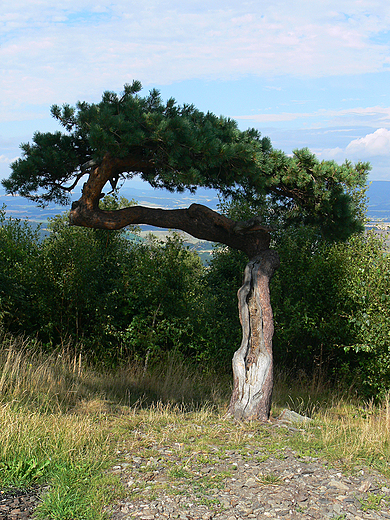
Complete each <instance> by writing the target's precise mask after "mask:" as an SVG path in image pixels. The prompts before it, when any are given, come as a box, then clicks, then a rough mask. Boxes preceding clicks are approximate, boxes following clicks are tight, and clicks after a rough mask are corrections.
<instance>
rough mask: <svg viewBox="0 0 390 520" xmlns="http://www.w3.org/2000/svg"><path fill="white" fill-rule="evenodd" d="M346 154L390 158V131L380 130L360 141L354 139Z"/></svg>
mask: <svg viewBox="0 0 390 520" xmlns="http://www.w3.org/2000/svg"><path fill="white" fill-rule="evenodd" d="M345 151H346V153H347V154H349V155H352V156H357V155H359V156H362V157H367V158H369V157H377V156H387V157H389V156H390V130H388V129H387V128H378V130H376V131H375V132H373V133H372V134H368V135H366V136H365V137H361V138H360V139H354V140H353V141H351V142H350V143H349V145H348V146H347V148H346V150H345Z"/></svg>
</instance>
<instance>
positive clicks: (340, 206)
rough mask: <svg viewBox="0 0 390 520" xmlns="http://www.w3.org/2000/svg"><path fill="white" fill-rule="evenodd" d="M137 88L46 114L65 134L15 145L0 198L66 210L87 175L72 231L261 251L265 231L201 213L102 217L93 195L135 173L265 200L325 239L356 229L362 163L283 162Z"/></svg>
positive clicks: (308, 156) (222, 126)
mask: <svg viewBox="0 0 390 520" xmlns="http://www.w3.org/2000/svg"><path fill="white" fill-rule="evenodd" d="M140 90H141V84H140V82H138V81H134V82H133V83H132V84H131V85H125V86H124V91H123V92H122V93H121V95H118V94H116V93H114V92H105V93H104V94H103V96H102V100H101V102H100V103H87V102H78V103H77V104H76V106H75V107H72V106H70V105H63V106H62V107H59V106H57V105H54V106H52V108H51V113H52V115H53V117H54V118H55V119H57V120H58V121H59V123H60V124H61V125H62V126H63V128H64V131H63V132H60V131H58V132H54V133H51V132H47V133H40V132H37V133H35V134H34V136H33V140H32V143H25V144H22V145H21V149H22V157H21V158H20V159H17V160H16V161H15V162H14V163H13V164H12V165H11V169H12V173H11V175H10V177H9V178H8V179H6V180H4V181H2V184H3V186H4V187H5V189H6V191H7V192H8V193H11V194H16V193H18V194H20V195H22V196H24V197H28V198H30V199H32V200H34V201H36V202H38V203H41V204H46V203H49V202H51V201H54V202H57V203H61V204H66V203H68V202H69V195H70V193H71V191H72V190H73V189H74V188H75V186H76V185H77V184H78V182H80V181H81V179H82V178H83V177H84V176H85V175H86V174H87V175H88V176H89V177H88V180H87V182H86V183H85V184H84V187H83V192H82V198H81V199H80V201H78V203H74V204H73V207H72V211H71V213H70V219H71V222H72V223H73V224H77V225H83V226H87V227H101V228H109V229H118V228H121V227H124V226H126V225H128V224H137V223H146V224H152V225H158V226H161V227H172V228H177V229H183V230H185V231H188V232H189V233H191V234H194V235H195V236H198V237H199V238H203V239H208V240H212V241H217V242H222V243H225V244H227V245H230V246H232V247H235V248H237V249H241V250H244V251H245V252H247V254H248V255H249V256H251V255H253V254H255V253H256V251H258V250H264V249H266V248H267V247H268V244H269V239H268V235H269V233H268V232H269V229H267V227H266V226H264V225H262V224H261V222H259V221H258V220H257V221H256V219H255V220H253V219H252V221H251V222H246V223H237V222H232V221H228V220H229V219H226V218H225V217H223V216H221V215H218V214H216V213H215V212H212V211H211V210H209V209H208V208H205V207H203V206H200V205H193V206H191V208H189V209H188V210H171V211H170V212H169V211H168V212H167V211H165V212H164V211H163V210H154V211H152V210H151V208H140V207H139V206H135V207H132V208H127V209H121V210H117V211H115V212H113V211H111V212H110V211H104V210H101V209H99V200H100V199H101V198H102V197H103V193H102V190H103V189H104V186H105V185H106V184H107V183H108V182H109V183H110V184H111V187H112V189H114V188H116V187H117V186H118V182H121V181H122V180H125V179H130V178H132V177H133V176H134V175H139V176H140V177H141V178H142V179H144V180H145V181H147V182H148V183H149V184H150V185H151V186H152V187H154V188H165V189H168V190H171V191H179V192H180V191H184V190H189V191H191V192H195V191H196V189H197V188H198V187H207V188H214V189H217V190H218V191H219V193H220V194H221V195H222V196H224V197H228V198H233V199H234V198H238V197H245V199H247V200H255V199H256V197H258V196H259V195H264V196H266V195H268V196H269V197H270V198H271V199H272V201H273V202H274V207H276V208H280V210H281V212H282V213H283V216H284V218H285V219H287V220H299V221H302V222H310V223H313V224H318V225H319V226H320V227H321V228H322V230H323V232H324V233H326V234H328V235H329V236H331V237H333V238H346V237H347V236H349V235H350V234H351V233H353V232H354V231H357V230H358V229H361V227H362V222H361V220H360V219H359V218H358V214H357V209H356V205H355V203H354V197H353V192H354V190H356V189H359V187H362V186H364V184H365V182H366V176H367V172H368V170H369V165H368V164H367V163H358V164H356V165H352V164H351V163H350V162H348V161H346V162H345V163H344V164H343V165H338V164H336V163H335V162H334V161H319V160H318V159H317V158H316V157H315V156H314V155H313V154H312V153H311V152H310V151H309V150H308V149H302V150H295V151H294V153H293V155H292V156H288V155H286V154H285V153H283V152H281V151H279V150H275V149H273V148H272V146H271V142H270V140H269V138H267V137H262V136H261V135H260V133H259V132H258V131H257V130H255V129H248V130H246V131H241V130H239V129H238V126H237V123H236V122H235V121H234V120H232V119H229V118H226V117H222V116H221V117H218V116H216V115H214V114H212V113H210V112H207V113H203V112H201V111H199V110H197V109H196V108H195V107H194V106H193V105H183V106H179V105H178V104H177V103H176V102H175V100H174V99H169V100H168V101H167V102H163V100H162V99H161V97H160V95H159V92H158V91H157V90H151V91H150V93H149V94H148V95H147V96H145V97H142V96H140V94H139V92H140ZM180 211H181V213H180ZM186 211H187V213H186ZM175 212H176V213H175ZM211 221H212V225H210V223H211ZM195 228H196V229H195ZM256 233H257V235H256ZM233 235H234V237H235V239H234V240H232V237H233ZM240 235H241V237H240ZM256 236H257V245H256V246H252V247H249V248H248V247H247V243H248V240H249V241H252V243H254V242H255V241H256V240H255V238H256ZM229 237H230V238H229Z"/></svg>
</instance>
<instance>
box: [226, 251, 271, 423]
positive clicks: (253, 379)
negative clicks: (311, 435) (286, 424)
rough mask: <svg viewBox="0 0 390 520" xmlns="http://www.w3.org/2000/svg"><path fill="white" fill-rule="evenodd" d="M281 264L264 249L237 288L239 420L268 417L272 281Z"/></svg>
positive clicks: (235, 398) (234, 408)
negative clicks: (239, 335)
mask: <svg viewBox="0 0 390 520" xmlns="http://www.w3.org/2000/svg"><path fill="white" fill-rule="evenodd" d="M278 266H279V257H278V254H277V253H276V252H275V251H271V250H267V251H263V252H261V253H260V254H259V255H257V256H256V257H255V258H253V259H252V260H251V261H250V262H249V263H248V264H247V266H246V268H245V273H244V282H243V285H242V287H241V288H240V289H239V291H238V308H239V313H240V321H241V326H242V342H241V346H240V348H239V349H238V350H237V351H236V352H235V354H234V356H233V393H232V397H231V400H230V406H229V412H230V414H231V415H233V416H234V417H235V418H236V419H240V420H250V419H257V420H260V421H267V420H268V419H269V415H270V411H271V398H272V389H273V358H272V336H273V333H274V324H273V315H272V308H271V301H270V292H269V283H270V280H271V278H272V276H273V274H274V272H275V270H276V269H277V268H278Z"/></svg>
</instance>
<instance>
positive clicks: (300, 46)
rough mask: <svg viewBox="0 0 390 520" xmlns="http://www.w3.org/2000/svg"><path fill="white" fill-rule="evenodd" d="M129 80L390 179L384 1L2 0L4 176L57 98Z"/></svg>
mask: <svg viewBox="0 0 390 520" xmlns="http://www.w3.org/2000/svg"><path fill="white" fill-rule="evenodd" d="M133 79H139V80H141V81H142V84H143V86H144V89H145V93H146V92H147V91H148V90H149V89H151V88H154V87H156V88H158V89H159V90H160V91H161V93H162V96H163V97H164V98H169V97H174V98H176V99H177V101H178V102H179V103H194V104H195V105H196V106H197V107H198V108H200V109H201V110H205V111H207V110H210V111H212V112H214V113H216V114H217V115H220V114H222V115H225V116H229V117H232V118H234V119H236V120H237V121H238V123H239V126H240V128H242V129H245V128H247V127H256V128H258V129H259V130H260V131H261V133H262V134H263V135H267V136H269V137H270V138H271V140H272V143H273V145H274V147H275V148H280V149H282V150H284V151H285V152H287V153H291V151H292V150H293V149H294V148H301V147H304V146H307V147H309V148H310V149H311V150H312V151H313V152H315V153H316V154H317V155H318V157H319V158H320V159H334V160H336V161H337V162H343V161H344V160H345V158H348V159H350V160H352V161H353V162H355V161H358V160H365V161H366V160H367V161H370V162H371V164H372V167H373V169H372V172H371V174H370V179H371V180H389V181H390V169H389V163H390V92H389V84H390V3H389V2H384V1H383V0H339V1H337V2H336V1H333V0H314V1H313V0H294V2H291V1H290V0H288V1H287V0H275V1H273V2H268V1H267V2H266V1H264V0H256V1H251V0H248V1H245V0H243V1H241V2H237V0H234V1H232V0H223V1H222V0H208V1H207V2H206V1H204V0H185V1H183V0H181V1H179V0H165V1H154V0H143V1H142V2H140V1H139V0H137V1H133V0H126V1H124V0H123V1H115V0H114V1H113V2H109V1H106V0H103V1H102V2H100V3H99V2H98V0H93V1H92V0H77V1H76V0H62V2H53V1H52V0H2V1H1V5H0V178H4V177H7V176H8V174H9V164H10V162H11V161H12V160H14V159H15V158H16V157H18V155H19V144H20V143H21V142H26V141H29V140H30V139H31V137H32V134H33V133H34V131H36V130H39V131H52V130H55V129H57V126H56V123H55V122H54V120H52V119H51V117H50V106H51V105H52V104H53V103H57V104H61V103H70V104H74V103H75V102H76V101H78V100H87V101H90V102H91V101H99V100H100V98H101V94H102V92H103V91H104V90H113V91H117V92H120V91H121V90H122V87H123V85H124V83H130V82H131V81H132V80H133Z"/></svg>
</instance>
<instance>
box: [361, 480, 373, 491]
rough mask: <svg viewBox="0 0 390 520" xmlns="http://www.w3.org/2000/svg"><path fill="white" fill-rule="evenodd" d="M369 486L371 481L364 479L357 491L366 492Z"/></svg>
mask: <svg viewBox="0 0 390 520" xmlns="http://www.w3.org/2000/svg"><path fill="white" fill-rule="evenodd" d="M370 487H371V482H370V481H369V480H365V481H364V482H363V483H362V484H361V486H359V491H360V493H367V491H368V490H369V489H370Z"/></svg>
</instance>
